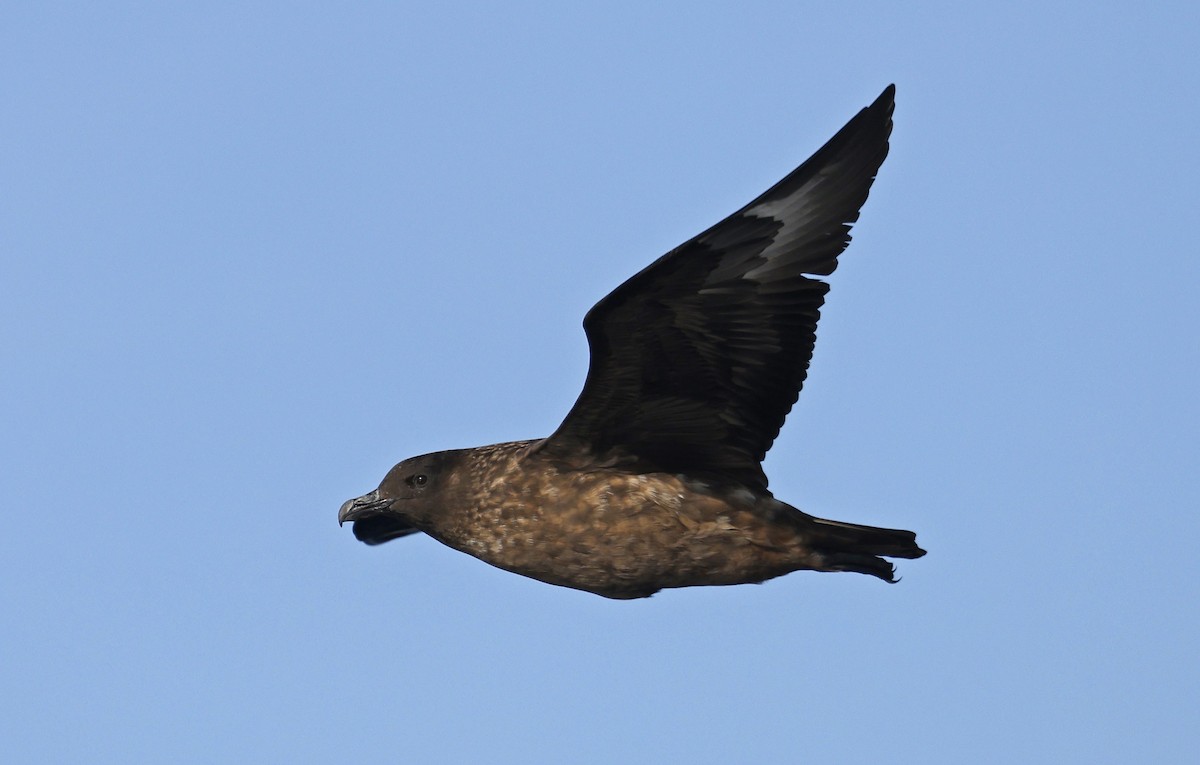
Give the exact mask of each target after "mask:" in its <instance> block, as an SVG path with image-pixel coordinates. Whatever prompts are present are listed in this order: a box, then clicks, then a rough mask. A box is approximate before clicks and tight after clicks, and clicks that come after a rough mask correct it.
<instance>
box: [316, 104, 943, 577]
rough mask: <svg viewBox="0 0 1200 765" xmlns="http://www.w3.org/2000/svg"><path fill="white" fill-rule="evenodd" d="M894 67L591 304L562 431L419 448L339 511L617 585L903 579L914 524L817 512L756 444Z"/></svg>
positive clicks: (834, 253) (809, 318) (378, 533)
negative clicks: (858, 103) (772, 168)
mask: <svg viewBox="0 0 1200 765" xmlns="http://www.w3.org/2000/svg"><path fill="white" fill-rule="evenodd" d="M894 95H895V88H894V86H888V88H887V89H886V90H884V91H883V94H882V95H880V96H879V98H878V99H876V100H875V102H874V103H873V104H871V105H870V106H868V107H867V108H866V109H863V110H862V111H861V112H859V113H858V114H857V115H856V116H855V117H854V119H852V120H850V122H849V123H848V124H847V125H846V126H845V127H844V128H842V129H841V130H840V131H839V132H838V133H837V135H835V136H834V137H833V138H832V139H830V141H829V142H828V143H827V144H825V145H824V146H823V147H821V149H820V150H819V151H817V153H816V154H814V155H813V156H812V157H811V158H810V159H809V160H808V161H807V162H805V163H804V164H803V165H801V166H800V167H798V168H797V169H796V170H794V171H793V172H792V173H790V174H789V175H788V176H787V177H786V178H784V179H783V180H781V181H780V182H779V183H777V184H775V185H774V186H772V187H771V188H770V189H769V190H768V191H767V192H766V193H764V194H763V195H762V196H760V197H758V198H757V199H755V200H754V201H753V202H751V203H750V204H748V205H746V206H745V207H743V208H742V209H741V210H739V211H738V212H736V213H734V214H733V215H731V216H729V217H728V218H726V219H725V220H723V221H721V222H720V223H718V224H717V225H715V226H713V227H712V228H710V229H708V230H707V231H705V232H704V233H702V234H700V235H699V236H697V237H695V238H693V239H691V240H690V241H688V242H685V243H684V244H682V245H680V246H679V247H676V248H675V249H673V250H671V251H670V252H668V253H667V254H666V255H664V256H662V257H661V258H659V259H658V260H656V261H655V262H653V263H651V264H650V265H649V266H647V267H646V268H645V269H643V270H642V271H641V272H639V273H638V274H636V275H635V276H633V277H632V278H631V279H629V280H628V281H626V282H625V283H624V284H622V285H621V286H619V287H617V288H616V289H615V290H613V292H612V293H610V294H609V295H608V296H607V297H605V298H604V299H603V300H601V301H600V302H599V303H597V304H596V305H595V307H593V308H592V310H591V311H589V312H588V314H587V316H586V317H584V320H583V327H584V330H585V331H586V332H587V338H588V343H589V346H590V349H591V364H590V366H589V368H588V374H587V380H586V382H585V383H584V386H583V392H582V393H580V395H579V399H578V400H577V401H576V402H575V406H574V407H572V408H571V411H570V412H569V413H568V414H567V417H566V419H565V420H563V423H562V425H560V426H559V428H558V430H557V431H555V432H554V434H553V435H551V436H549V437H547V438H543V439H540V440H532V441H516V442H512V443H504V444H495V445H492V446H481V447H477V448H474V449H457V450H452V451H445V452H437V453H434V454H427V455H424V456H421V457H413V458H411V459H407V460H405V461H403V462H401V463H400V464H398V465H396V466H395V467H394V468H392V469H391V470H390V471H389V472H388V474H387V475H386V476H385V477H384V479H383V482H382V483H381V484H380V485H379V488H378V489H376V490H375V491H373V492H371V493H370V494H366V495H364V496H362V497H359V498H357V499H352V500H350V501H348V502H346V503H345V504H344V505H342V508H341V510H340V511H339V513H338V521H339V522H342V523H344V522H346V521H353V522H354V536H355V537H357V538H358V539H360V540H362V541H363V542H366V543H367V544H372V545H374V544H380V543H383V542H387V541H389V540H392V539H396V538H398V537H402V536H406V535H408V534H412V533H414V532H417V531H423V532H425V533H426V534H429V535H430V536H432V537H433V538H434V539H437V540H438V541H439V542H442V543H444V544H446V545H449V546H450V547H453V548H454V549H456V550H461V551H462V552H465V553H468V554H470V555H474V556H475V557H477V558H480V559H481V560H484V561H487V562H488V563H491V564H492V565H494V566H498V567H500V568H502V569H506V570H508V571H513V572H515V573H518V574H524V575H525V576H529V577H533V578H534V579H540V580H542V581H543V582H549V583H551V584H558V585H563V586H565V587H574V588H576V589H579V590H586V591H587V592H594V593H596V594H597V595H603V596H605V597H609V598H644V597H647V596H649V595H652V594H654V593H655V592H658V591H659V590H661V589H663V588H664V587H688V586H692V585H709V584H745V583H752V582H762V581H764V580H767V579H771V578H772V577H776V576H780V575H782V574H786V573H789V572H791V571H796V570H799V569H809V570H814V571H857V572H859V573H863V574H871V575H872V576H877V577H879V578H880V579H883V580H885V581H888V582H893V581H895V578H894V569H893V567H892V564H891V563H889V562H888V561H886V560H884V558H883V556H887V557H892V558H918V557H920V556H922V555H924V554H925V551H924V550H922V549H921V548H920V547H918V546H917V544H916V535H915V534H913V532H911V531H900V530H895V529H882V528H874V527H871V526H860V525H856V524H852V523H842V522H839V521H829V520H824V519H822V518H816V517H813V516H811V515H808V514H806V513H803V512H801V511H800V510H797V509H796V508H794V507H792V506H791V505H788V504H786V503H784V502H781V501H779V500H777V499H775V497H774V496H773V495H772V494H771V492H769V491H768V490H767V477H766V475H765V474H764V473H763V469H762V465H761V463H762V460H763V458H764V457H765V456H766V453H767V450H768V449H770V448H771V444H772V442H774V440H775V437H776V436H777V435H778V434H779V429H780V427H781V426H782V425H783V421H784V418H785V417H786V416H787V414H788V412H789V411H790V410H791V408H792V405H793V404H794V403H795V402H796V398H797V396H798V395H799V393H800V388H801V386H802V385H803V383H804V378H805V375H806V374H807V371H808V364H809V360H810V359H811V358H812V352H813V344H814V341H815V339H816V327H817V319H818V318H819V316H820V308H821V305H822V303H823V302H824V300H825V293H826V292H827V291H828V290H829V286H828V285H827V284H826V283H825V282H823V281H820V280H819V279H814V278H812V276H826V275H828V274H831V273H833V270H834V268H836V267H837V257H838V255H839V254H841V252H842V251H843V250H844V249H845V248H846V245H847V244H848V243H849V242H850V226H851V224H852V223H854V222H855V221H856V220H858V214H859V208H861V207H862V205H863V203H864V202H865V201H866V199H867V192H868V191H869V189H870V188H871V183H872V181H874V179H875V173H876V172H877V171H878V170H879V166H880V165H881V164H882V163H883V160H884V157H886V156H887V153H888V137H889V135H890V134H891V131H892V111H893V109H894V100H893V99H894Z"/></svg>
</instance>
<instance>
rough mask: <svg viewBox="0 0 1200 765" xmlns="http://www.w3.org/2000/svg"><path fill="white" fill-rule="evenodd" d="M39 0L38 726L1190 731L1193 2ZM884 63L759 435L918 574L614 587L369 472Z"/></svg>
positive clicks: (196, 735)
mask: <svg viewBox="0 0 1200 765" xmlns="http://www.w3.org/2000/svg"><path fill="white" fill-rule="evenodd" d="M806 5H807V4H799V3H740V4H737V6H736V7H735V6H734V5H733V4H715V3H687V4H684V3H659V4H636V5H635V4H622V3H575V4H570V5H569V6H568V4H523V3H509V4H495V5H492V4H448V5H443V6H441V7H439V8H438V9H437V10H433V9H431V8H427V7H417V6H408V5H405V4H403V3H378V2H377V3H360V4H353V5H347V4H339V5H333V4H330V5H317V4H308V3H286V4H285V3H278V4H254V5H253V6H248V5H247V4H243V3H205V4H153V3H105V4H91V3H89V4H82V3H60V4H53V3H41V4H33V3H28V4H8V5H7V6H6V7H5V8H4V10H3V11H0V88H2V94H3V107H2V108H0V350H2V355H3V359H4V363H3V365H2V367H0V430H2V432H3V436H2V437H0V450H2V451H0V492H2V493H0V497H2V499H3V505H4V510H5V512H6V515H7V518H8V521H7V522H6V524H5V529H4V533H3V534H2V535H0V606H2V607H3V612H4V614H5V618H4V619H3V624H0V687H3V688H4V689H5V691H4V693H3V694H0V741H3V742H4V747H5V750H6V755H5V756H6V758H7V759H10V760H11V761H13V762H93V763H109V762H112V763H118V762H119V763H127V762H179V763H189V762H231V761H233V762H237V761H243V762H292V763H309V762H312V763H325V762H363V763H373V762H380V763H383V762H397V761H406V762H429V763H436V762H464V761H477V762H489V763H518V762H521V763H523V762H537V761H542V762H572V763H609V762H650V761H656V762H663V761H673V762H691V763H725V762H846V763H856V762H876V761H881V760H886V761H888V762H893V763H908V762H921V763H961V762H973V763H990V762H997V763H1001V762H1004V763H1008V762H1064V761H1074V762H1079V761H1088V762H1113V763H1125V762H1132V761H1159V762H1185V761H1190V759H1191V758H1192V757H1194V755H1195V751H1196V750H1197V747H1198V746H1200V738H1198V734H1197V728H1196V725H1195V722H1194V719H1193V717H1194V714H1195V710H1196V709H1197V707H1198V706H1200V669H1198V667H1200V664H1198V663H1197V662H1196V646H1197V645H1198V644H1200V627H1198V624H1197V619H1198V614H1197V603H1200V586H1198V584H1197V574H1200V571H1198V567H1197V565H1196V563H1195V558H1194V557H1193V556H1194V555H1195V547H1196V544H1195V540H1196V539H1197V538H1198V537H1200V522H1198V520H1197V508H1198V506H1200V490H1198V489H1197V481H1196V474H1197V470H1198V469H1200V461H1198V460H1197V457H1198V451H1200V449H1198V447H1197V433H1198V432H1200V411H1198V405H1197V403H1196V401H1197V396H1196V392H1197V389H1198V387H1200V380H1198V377H1200V372H1198V370H1200V340H1198V339H1197V338H1198V336H1200V333H1198V329H1200V308H1198V303H1197V299H1196V292H1197V287H1198V286H1200V266H1198V265H1197V245H1196V237H1195V233H1194V229H1195V226H1194V219H1195V215H1196V209H1197V204H1198V202H1200V194H1198V193H1197V190H1196V189H1197V181H1196V176H1197V169H1198V166H1200V162H1198V159H1200V149H1198V148H1197V147H1198V146H1200V143H1198V142H1197V140H1196V124H1197V122H1198V116H1200V115H1198V112H1197V104H1198V103H1200V92H1198V90H1200V89H1198V84H1200V75H1198V74H1197V73H1198V72H1200V55H1198V54H1197V53H1196V50H1197V48H1196V45H1195V34H1196V30H1197V29H1200V11H1198V10H1197V6H1195V4H1184V3H1160V4H1154V5H1149V6H1147V5H1142V4H1122V3H1082V2H1080V3H1063V2H1041V3H1001V4H988V5H969V4H963V3H928V4H899V3H868V4H852V5H846V4H842V5H840V6H836V7H828V8H813V7H804V6H806ZM890 82H895V83H896V84H897V91H898V92H897V110H896V116H895V121H896V127H895V132H894V133H893V139H892V152H891V155H890V157H889V158H888V160H887V162H886V163H885V164H884V166H883V169H882V171H881V174H880V176H879V179H878V181H877V183H876V184H875V187H874V190H873V192H872V194H871V198H870V200H869V201H868V203H867V205H866V206H865V208H864V211H863V215H862V218H861V220H860V222H859V224H858V225H857V226H856V228H855V230H854V231H855V234H854V242H853V243H852V245H851V247H850V249H849V250H848V252H847V253H846V255H845V256H843V258H842V259H841V264H842V265H841V267H840V268H839V270H838V272H837V273H836V274H835V275H834V277H833V279H832V281H833V289H832V292H831V294H830V297H829V301H828V303H827V307H826V309H825V311H824V317H823V319H822V323H821V325H820V329H819V340H818V343H817V351H816V357H815V359H814V363H813V367H812V371H811V373H810V376H809V380H808V383H807V385H806V389H805V391H804V394H803V395H802V397H801V399H800V402H799V403H798V405H797V407H796V409H795V410H794V411H793V413H792V415H791V416H790V418H789V420H788V424H787V426H786V427H785V428H784V431H783V434H782V436H781V437H780V439H779V440H778V441H777V442H776V445H775V448H774V449H773V450H772V452H771V453H770V455H769V457H768V460H767V472H768V474H769V475H770V476H771V479H772V484H771V486H772V489H773V490H774V491H775V492H776V494H777V495H778V496H779V497H781V498H782V499H785V500H786V501H788V502H791V503H792V504H795V505H798V506H799V507H801V508H804V509H805V510H807V511H809V512H812V513H814V514H817V515H823V516H827V517H834V518H838V519H844V520H851V521H858V522H862V523H871V524H877V525H884V526H892V527H900V528H909V529H914V530H916V531H917V532H918V533H919V539H920V541H921V543H922V545H923V546H924V547H926V548H927V549H928V550H929V555H928V556H927V557H925V558H923V559H921V560H919V561H902V562H900V563H899V573H900V574H901V575H902V576H903V581H902V582H901V583H899V584H897V585H895V586H888V585H885V584H883V583H881V582H879V581H876V580H874V579H870V578H868V577H862V576H851V575H822V574H813V573H797V574H793V575H790V576H787V577H784V578H782V579H779V580H775V581H773V582H770V583H768V584H765V585H763V586H746V587H734V588H698V589H690V590H681V591H668V592H664V593H662V594H660V595H657V596H655V597H653V598H651V599H649V600H645V601H637V602H612V601H607V600H604V599H601V598H598V597H595V596H591V595H587V594H584V593H579V592H574V591H570V590H566V589H561V588H556V587H551V586H549V585H544V584H541V583H538V582H535V581H532V580H527V579H523V578H520V577H517V576H514V575H510V574H506V573H504V572H501V571H499V570H496V569H493V568H490V567H488V566H487V565H485V564H483V563H480V562H478V561H476V560H474V559H472V558H469V557H466V556H463V555H461V554H458V553H455V552H453V551H451V550H449V549H447V548H444V547H442V546H440V545H438V544H437V543H435V542H433V541H432V540H430V539H427V538H409V539H404V540H401V541H398V542H395V543H392V544H388V545H385V546H383V547H380V548H374V549H370V548H367V547H365V546H363V545H361V544H358V543H356V542H355V541H354V540H353V538H352V536H351V534H350V530H349V529H348V528H346V529H339V528H338V526H337V523H336V521H335V516H336V512H337V509H338V506H339V505H340V503H341V502H342V501H343V500H345V499H347V498H349V497H352V496H357V495H359V494H361V493H363V492H364V491H367V490H369V489H371V488H373V487H374V486H375V484H376V483H377V482H378V481H379V479H380V478H381V477H382V475H383V473H384V472H385V471H386V470H387V468H389V467H390V466H391V465H392V464H393V463H394V462H396V461H398V460H399V459H401V458H403V457H407V456H411V455H414V454H418V453H422V452H428V451H433V450H438V449H445V448H454V447H460V446H473V445H478V444H484V443H491V442H495V441H505V440H512V439H517V438H528V437H536V436H541V435H545V434H547V433H549V432H550V431H552V430H553V429H554V427H555V426H556V425H557V424H558V422H559V421H560V419H561V418H562V416H563V415H564V414H565V413H566V411H567V409H568V408H569V406H570V404H571V403H572V402H573V401H574V399H575V396H576V395H577V393H578V390H579V387H580V385H581V384H582V381H583V377H584V374H585V372H586V366H587V348H586V343H585V340H584V335H583V331H582V329H581V328H580V320H581V319H582V317H583V314H584V313H585V312H586V310H587V309H588V308H589V307H590V306H591V305H592V304H593V303H594V302H595V301H596V300H598V299H599V298H601V297H602V296H603V295H605V294H606V293H607V292H608V291H609V290H610V289H611V288H613V287H614V286H616V285H617V284H618V283H619V282H620V281H622V280H623V279H625V278H626V277H628V276H629V275H631V274H633V273H634V272H635V271H637V270H638V269H640V268H642V267H643V266H644V265H646V264H647V263H649V262H650V261H651V260H652V259H654V258H655V257H657V256H658V255H660V254H661V253H663V252H665V251H666V250H668V249H669V248H671V247H673V246H674V245H676V244H678V243H680V242H682V241H683V240H685V239H687V238H689V237H690V236H692V235H693V234H695V233H697V232H699V231H700V230H701V229H703V228H705V227H707V226H708V225H710V224H711V223H713V222H715V221H717V220H718V219H719V218H721V217H723V216H724V215H726V214H728V213H730V212H732V211H733V210H735V209H737V208H738V207H740V206H741V205H742V204H744V203H745V202H747V201H748V200H749V199H751V198H752V197H754V196H755V195H757V194H758V193H759V192H761V191H763V190H764V189H766V188H767V187H768V186H769V185H770V184H772V183H774V182H775V181H776V180H778V179H779V178H780V177H782V176H783V175H784V174H785V173H787V172H788V171H789V170H791V169H792V168H793V167H795V166H796V165H797V164H799V163H800V162H801V161H803V160H804V159H805V158H807V157H808V156H809V154H810V153H811V152H812V151H814V150H815V149H816V148H817V147H818V146H820V145H821V143H823V142H824V141H825V140H826V139H828V138H829V137H830V136H831V135H833V133H834V132H835V131H836V130H837V129H838V128H839V127H840V126H841V125H842V124H843V123H844V122H845V121H846V120H848V119H849V118H850V117H851V116H852V115H853V114H854V113H855V112H856V111H857V110H858V109H860V108H861V107H863V106H865V105H866V104H867V103H869V102H870V101H871V100H872V99H873V98H874V97H875V96H876V95H878V93H879V91H880V90H882V88H883V87H884V86H885V85H887V84H888V83H890Z"/></svg>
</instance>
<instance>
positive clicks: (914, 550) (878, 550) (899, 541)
mask: <svg viewBox="0 0 1200 765" xmlns="http://www.w3.org/2000/svg"><path fill="white" fill-rule="evenodd" d="M810 518H811V520H812V524H813V525H812V526H811V527H810V528H809V534H810V535H811V536H810V539H811V542H810V544H811V546H812V551H813V552H814V553H815V554H816V555H817V556H818V559H819V561H820V562H821V564H822V565H821V566H820V570H822V571H856V572H858V573H860V574H870V575H871V576H877V577H879V578H880V579H882V580H884V581H885V582H894V581H896V570H895V568H894V567H893V566H892V564H891V563H889V562H888V561H886V560H884V559H883V558H884V556H886V557H888V558H920V557H921V556H922V555H924V554H925V551H924V550H922V549H921V548H920V547H918V546H917V535H916V534H914V533H913V532H911V531H903V530H901V529H881V528H877V527H875V526H860V525H858V524H856V523H843V522H842V521H829V520H825V519H824V518H812V517H811V516H810Z"/></svg>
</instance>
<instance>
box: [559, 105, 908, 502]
mask: <svg viewBox="0 0 1200 765" xmlns="http://www.w3.org/2000/svg"><path fill="white" fill-rule="evenodd" d="M894 95H895V87H894V86H890V85H889V86H888V87H887V89H885V90H884V91H883V93H882V95H880V96H879V98H878V99H876V100H875V102H874V103H873V104H871V105H870V106H868V107H867V108H866V109H863V110H862V111H861V112H859V113H858V114H857V115H856V116H855V117H854V119H852V120H850V122H849V123H847V124H846V126H845V127H843V128H842V129H841V130H840V131H839V132H838V133H837V135H835V136H834V137H833V138H832V139H830V141H829V142H828V143H826V144H825V145H824V146H823V147H821V149H820V150H819V151H817V153H816V154H814V155H813V156H812V157H811V158H809V160H808V161H807V162H805V163H804V164H803V165H801V166H800V167H798V168H797V169H796V170H794V171H792V173H790V174H789V175H788V176H787V177H786V178H784V179H783V180H781V181H780V182H779V183H777V184H775V185H774V186H773V187H771V188H770V189H769V190H768V191H767V192H766V193H764V194H763V195H762V196H760V197H758V198H757V199H755V200H754V201H753V202H751V203H750V204H748V205H746V206H745V207H743V208H742V209H741V210H739V211H737V212H736V213H734V214H733V215H731V216H729V217H728V218H726V219H725V220H723V221H721V222H720V223H718V224H717V225H715V226H713V227H712V228H710V229H708V230H707V231H705V232H704V233H702V234H700V235H699V236H697V237H695V238H694V239H692V240H690V241H688V242H686V243H684V244H682V245H680V246H679V247H676V248H675V249H674V250H671V251H670V252H668V253H667V254H666V255H664V256H662V257H661V258H659V259H658V260H656V261H655V262H654V263H652V264H650V265H649V266H647V267H646V268H645V269H643V270H642V271H641V272H639V273H638V274H636V275H634V276H633V277H632V278H630V279H629V280H628V281H626V282H625V283H624V284H622V285H621V286H619V287H617V289H615V290H613V292H612V293H610V294H609V295H608V296H607V297H605V298H604V299H603V300H601V301H600V302H599V303H597V304H596V305H595V306H594V307H593V308H592V310H591V311H589V312H588V314H587V316H586V317H585V318H584V320H583V326H584V329H585V330H586V331H587V337H588V343H589V346H590V349H591V365H590V367H589V369H588V375H587V381H586V382H585V383H584V386H583V392H582V393H581V394H580V395H579V399H578V400H577V401H576V402H575V406H574V407H572V409H571V411H570V413H568V414H567V417H566V419H565V420H564V421H563V423H562V425H560V426H559V428H558V430H557V431H555V433H554V434H553V435H552V436H550V437H549V438H548V439H546V441H544V442H543V443H542V444H541V445H540V447H539V450H541V451H545V452H547V453H549V454H551V455H554V454H557V455H560V456H563V457H578V456H579V455H581V454H584V455H587V458H588V459H589V460H594V461H597V462H603V463H609V464H627V465H634V466H638V467H640V468H641V469H656V470H667V471H672V472H687V473H689V474H692V475H703V474H713V475H718V476H722V477H724V478H726V479H733V480H737V481H740V482H742V483H744V484H745V485H747V486H748V487H751V488H762V489H765V488H766V485H767V479H766V476H765V475H764V473H763V471H762V467H761V464H760V463H761V462H762V460H763V457H764V456H766V453H767V450H768V449H770V448H771V444H772V443H773V442H774V440H775V437H776V436H777V435H779V429H780V427H782V425H783V421H784V418H785V417H786V416H787V414H788V412H789V411H790V410H791V408H792V405H793V404H794V403H795V402H796V398H797V397H798V395H799V393H800V388H801V386H802V385H803V383H804V378H805V376H806V375H807V372H808V363H809V360H810V359H811V358H812V352H813V344H814V342H815V340H816V327H817V319H818V318H819V317H820V308H821V305H822V303H823V302H824V300H825V293H826V292H827V291H828V289H829V286H828V285H827V284H826V283H825V282H822V281H819V280H817V279H811V278H808V276H806V275H809V274H812V275H822V276H823V275H828V274H830V273H833V270H834V269H835V268H836V267H837V256H838V255H839V254H841V252H842V250H844V249H845V248H846V245H847V244H848V243H849V242H850V226H851V224H852V223H854V221H856V220H858V213H859V208H861V207H862V205H863V203H864V202H865V201H866V199H867V192H868V191H869V190H870V188H871V183H872V181H874V179H875V173H876V172H877V171H878V170H879V166H880V165H881V164H882V163H883V160H884V158H885V157H886V156H887V153H888V136H889V135H890V134H891V131H892V111H893V108H894V100H893V99H894Z"/></svg>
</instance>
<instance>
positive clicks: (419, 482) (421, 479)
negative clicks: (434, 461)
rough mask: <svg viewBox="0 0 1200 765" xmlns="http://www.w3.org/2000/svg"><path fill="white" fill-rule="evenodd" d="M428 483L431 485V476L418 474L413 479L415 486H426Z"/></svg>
mask: <svg viewBox="0 0 1200 765" xmlns="http://www.w3.org/2000/svg"><path fill="white" fill-rule="evenodd" d="M427 483H429V476H427V475H425V474H424V473H417V474H416V475H414V476H413V477H412V484H413V486H424V485H425V484H427Z"/></svg>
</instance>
